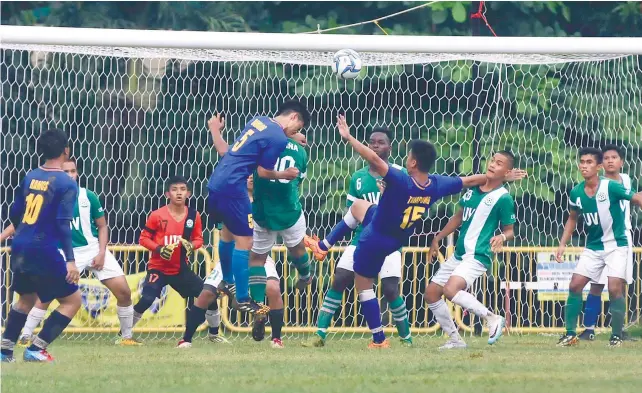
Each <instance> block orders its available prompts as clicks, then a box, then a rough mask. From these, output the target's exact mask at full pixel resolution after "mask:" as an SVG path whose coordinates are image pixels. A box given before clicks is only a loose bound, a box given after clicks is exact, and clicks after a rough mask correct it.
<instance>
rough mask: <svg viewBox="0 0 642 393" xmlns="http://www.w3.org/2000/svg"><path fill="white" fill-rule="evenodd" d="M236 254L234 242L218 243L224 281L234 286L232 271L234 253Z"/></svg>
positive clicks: (220, 241)
mask: <svg viewBox="0 0 642 393" xmlns="http://www.w3.org/2000/svg"><path fill="white" fill-rule="evenodd" d="M233 252H234V240H232V241H231V242H226V241H223V240H219V241H218V257H219V259H220V261H221V271H222V272H223V280H224V281H225V282H226V283H228V284H234V272H233V270H232V253H233Z"/></svg>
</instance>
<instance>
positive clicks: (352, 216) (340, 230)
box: [305, 199, 374, 261]
mask: <svg viewBox="0 0 642 393" xmlns="http://www.w3.org/2000/svg"><path fill="white" fill-rule="evenodd" d="M371 206H374V204H373V203H371V202H367V201H364V200H361V199H359V200H356V201H355V202H354V203H353V204H352V206H350V208H349V209H348V212H347V213H346V214H345V215H344V216H343V219H342V220H341V221H339V223H338V224H337V225H335V226H334V228H332V231H331V232H330V234H329V235H328V236H327V237H326V238H325V239H323V240H321V241H317V240H316V239H315V238H313V237H309V236H308V237H306V238H305V246H306V247H308V248H310V249H311V250H312V252H313V253H314V256H315V258H316V259H317V260H319V261H322V260H323V259H325V256H326V255H327V254H328V250H330V248H331V247H332V246H333V245H334V244H335V243H336V242H338V241H340V240H341V239H343V238H344V237H346V235H348V234H349V233H350V232H352V231H353V230H354V229H355V228H356V227H357V226H358V225H359V223H362V222H363V221H364V220H365V219H366V215H367V213H368V211H369V210H370V207H371Z"/></svg>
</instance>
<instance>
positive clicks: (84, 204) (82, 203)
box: [78, 199, 89, 207]
mask: <svg viewBox="0 0 642 393" xmlns="http://www.w3.org/2000/svg"><path fill="white" fill-rule="evenodd" d="M78 204H79V205H80V207H89V201H88V200H87V199H81V200H79V201H78Z"/></svg>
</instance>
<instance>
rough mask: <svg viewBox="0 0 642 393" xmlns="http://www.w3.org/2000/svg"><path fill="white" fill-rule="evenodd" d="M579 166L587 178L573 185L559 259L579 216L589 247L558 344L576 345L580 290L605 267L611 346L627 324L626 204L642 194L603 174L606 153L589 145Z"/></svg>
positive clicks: (571, 288)
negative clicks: (625, 296) (584, 226)
mask: <svg viewBox="0 0 642 393" xmlns="http://www.w3.org/2000/svg"><path fill="white" fill-rule="evenodd" d="M578 155H579V159H580V164H579V169H580V172H581V174H582V177H583V178H584V181H583V182H581V183H580V184H578V185H577V186H575V187H574V188H573V189H572V190H571V193H570V196H569V205H570V210H571V211H570V214H569V217H568V219H567V220H566V224H565V225H564V233H563V234H562V238H561V239H560V245H559V247H558V248H557V253H556V257H557V261H558V262H562V261H563V257H564V251H565V250H566V244H567V243H568V241H569V240H570V239H571V236H572V235H573V232H574V231H575V227H576V226H577V220H578V218H579V216H580V214H581V216H582V218H583V219H584V223H585V225H586V247H585V249H584V251H583V252H582V255H580V260H579V262H578V263H577V266H576V267H575V272H573V276H572V277H571V283H570V284H569V292H568V299H567V301H566V308H565V310H564V321H565V323H566V334H564V335H563V336H562V337H561V338H560V340H559V342H558V343H557V345H558V346H563V347H567V346H572V345H576V344H577V343H578V338H577V335H576V331H575V329H576V327H577V319H578V316H579V314H580V312H581V311H582V291H583V289H584V287H585V286H586V284H588V283H589V282H599V280H600V278H601V277H602V274H603V272H604V271H606V275H607V277H608V287H609V300H610V307H609V308H610V312H611V339H610V340H609V346H611V347H619V346H621V345H622V329H623V327H624V314H625V313H626V304H625V302H624V296H623V295H622V294H623V292H624V289H623V287H624V284H625V282H626V277H627V272H626V270H627V265H628V259H629V258H628V254H629V246H630V243H629V239H628V238H627V236H626V232H627V229H626V216H625V212H626V205H624V204H623V202H625V201H631V202H633V203H634V204H636V205H638V206H639V207H642V193H637V194H633V192H632V191H631V190H627V189H626V188H625V187H624V186H623V185H622V184H620V183H618V182H615V181H613V180H609V179H606V178H603V177H600V176H599V172H600V170H601V169H602V160H603V154H602V151H601V150H599V149H596V148H592V147H585V148H583V149H580V151H579V154H578Z"/></svg>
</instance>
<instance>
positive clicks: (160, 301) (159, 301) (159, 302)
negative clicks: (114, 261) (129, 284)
mask: <svg viewBox="0 0 642 393" xmlns="http://www.w3.org/2000/svg"><path fill="white" fill-rule="evenodd" d="M146 281H147V277H146V276H145V277H143V278H141V279H140V280H139V281H138V297H139V298H140V297H141V296H143V286H144V285H145V282H146ZM167 288H169V287H168V286H167V285H165V286H164V287H163V289H162V290H161V294H160V298H156V300H154V303H152V306H151V307H150V308H149V311H151V312H152V314H158V312H159V311H160V310H161V308H163V306H164V305H165V302H166V301H167V295H168V293H169V289H167Z"/></svg>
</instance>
